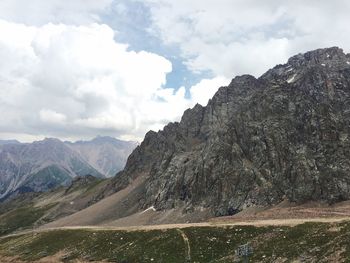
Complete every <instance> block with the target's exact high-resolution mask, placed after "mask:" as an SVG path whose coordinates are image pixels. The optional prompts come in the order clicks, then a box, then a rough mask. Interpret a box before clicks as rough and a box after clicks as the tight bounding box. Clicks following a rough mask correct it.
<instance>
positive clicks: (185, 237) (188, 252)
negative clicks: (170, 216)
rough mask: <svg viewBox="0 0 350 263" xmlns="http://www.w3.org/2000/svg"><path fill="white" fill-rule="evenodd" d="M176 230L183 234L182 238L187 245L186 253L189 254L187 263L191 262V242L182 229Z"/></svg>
mask: <svg viewBox="0 0 350 263" xmlns="http://www.w3.org/2000/svg"><path fill="white" fill-rule="evenodd" d="M176 230H177V231H178V232H179V233H180V234H181V237H182V239H183V241H184V243H185V245H186V246H187V250H186V252H187V253H186V262H191V246H190V240H189V239H188V237H187V235H186V233H185V232H184V231H183V230H182V229H180V228H178V229H176Z"/></svg>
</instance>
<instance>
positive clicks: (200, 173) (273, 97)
mask: <svg viewBox="0 0 350 263" xmlns="http://www.w3.org/2000/svg"><path fill="white" fill-rule="evenodd" d="M349 122H350V55H346V54H344V53H343V51H342V50H341V49H339V48H329V49H320V50H316V51H312V52H308V53H305V54H300V55H297V56H294V57H292V58H290V59H289V61H288V62H287V64H284V65H278V66H276V67H275V68H273V69H271V70H269V71H268V72H267V73H265V74H264V75H263V76H261V77H260V78H259V79H255V78H254V77H252V76H249V75H244V76H240V77H236V78H235V79H233V80H232V82H231V83H230V84H229V86H227V87H221V88H220V89H219V90H218V92H217V93H216V94H215V96H214V97H213V98H212V99H211V100H210V101H209V102H208V105H207V106H205V107H202V106H201V105H196V106H195V107H194V108H193V109H190V110H187V111H185V113H184V115H183V117H182V119H181V121H180V122H179V123H170V124H168V125H167V126H165V127H164V129H163V130H162V131H159V132H157V133H156V132H153V131H150V132H148V133H147V134H146V136H145V139H144V141H143V142H142V144H141V145H140V146H139V147H137V148H136V149H135V150H134V152H133V153H132V154H131V155H130V157H129V159H128V162H127V164H126V167H125V169H124V171H122V172H121V173H120V174H119V175H118V176H117V177H116V178H115V179H114V180H113V184H111V185H109V188H108V191H116V190H119V189H121V188H123V187H125V186H126V185H127V184H128V183H129V182H130V180H132V179H134V178H136V177H138V176H146V178H147V180H146V184H145V187H144V189H143V191H144V198H143V199H141V200H139V203H138V206H139V207H140V208H146V207H149V206H152V205H153V206H155V207H156V208H157V209H169V208H174V207H183V206H184V207H185V208H186V209H185V210H184V212H191V211H193V210H194V209H198V208H203V207H204V208H210V209H211V210H212V212H213V214H215V215H227V214H233V213H235V212H237V211H238V210H241V209H244V208H246V207H249V206H260V205H269V204H275V203H278V202H280V201H281V200H283V199H285V198H287V199H289V200H290V201H296V202H304V201H307V200H325V201H327V202H330V203H331V202H337V201H340V200H344V199H349V198H350V143H349V139H350V126H349V124H350V123H349Z"/></svg>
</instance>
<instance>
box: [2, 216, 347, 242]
mask: <svg viewBox="0 0 350 263" xmlns="http://www.w3.org/2000/svg"><path fill="white" fill-rule="evenodd" d="M342 221H350V217H334V218H331V217H329V218H300V219H296V218H292V219H263V220H249V221H248V220H246V221H231V222H230V221H229V220H225V221H217V220H215V221H211V222H203V223H188V224H162V225H143V226H127V227H115V226H63V227H52V228H41V229H33V230H25V231H21V232H18V233H13V234H9V235H6V236H2V237H0V239H3V238H7V237H11V236H19V235H23V234H29V233H40V232H47V231H55V230H79V229H86V230H91V231H151V230H165V229H178V230H180V231H181V229H183V228H188V227H228V226H257V227H259V226H261V227H263V226H295V225H299V224H303V223H306V222H320V223H336V222H342ZM181 233H184V232H183V231H182V232H181ZM184 241H185V238H184ZM185 242H186V241H185Z"/></svg>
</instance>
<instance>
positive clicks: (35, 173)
mask: <svg viewBox="0 0 350 263" xmlns="http://www.w3.org/2000/svg"><path fill="white" fill-rule="evenodd" d="M87 174H91V175H93V176H96V177H101V178H102V177H104V176H103V175H102V174H101V173H100V172H98V171H97V170H96V169H95V168H94V167H92V166H91V165H90V164H89V163H87V162H86V161H85V160H84V159H83V158H82V157H81V156H80V155H79V154H78V153H76V152H75V151H73V150H72V149H71V148H70V147H68V146H67V145H65V144H64V143H63V142H61V141H60V140H58V139H45V140H43V141H36V142H33V143H23V144H18V143H16V144H5V145H2V146H1V147H0V198H2V197H4V196H6V195H7V194H9V193H11V192H14V191H18V192H23V191H24V192H29V191H46V190H48V189H51V188H53V187H56V186H58V185H62V184H68V183H69V182H70V181H71V180H72V178H74V177H76V176H83V175H87Z"/></svg>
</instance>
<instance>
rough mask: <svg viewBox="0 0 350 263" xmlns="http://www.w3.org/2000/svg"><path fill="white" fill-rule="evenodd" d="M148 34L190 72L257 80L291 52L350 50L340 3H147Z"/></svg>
mask: <svg viewBox="0 0 350 263" xmlns="http://www.w3.org/2000/svg"><path fill="white" fill-rule="evenodd" d="M146 3H147V5H148V6H149V8H150V10H151V20H152V23H153V26H152V28H151V29H150V31H151V32H153V33H155V34H157V35H158V36H159V37H160V38H161V39H162V40H163V41H164V43H166V44H175V45H177V46H178V47H179V48H180V50H181V55H182V57H183V58H184V59H185V60H186V63H187V65H188V67H189V69H191V70H192V71H194V72H196V71H206V70H209V71H211V72H212V73H213V74H214V75H217V76H218V75H223V76H225V77H227V78H230V77H233V76H234V75H238V74H243V73H249V74H253V75H255V76H259V75H260V74H262V73H263V72H265V71H266V70H267V69H268V68H271V67H273V66H274V65H275V64H279V63H283V62H285V61H286V60H287V59H288V57H290V56H291V55H294V54H295V53H299V52H305V51H307V50H311V49H316V48H320V47H327V46H334V45H338V46H341V47H343V48H344V49H345V50H350V27H348V26H347V25H349V23H350V16H349V11H350V2H349V1H346V0H335V1H326V0H321V1H320V0H310V1H303V0H295V1H277V0H267V1H257V0H215V1H214V0H208V1H201V0H192V1H190V2H189V1H186V0H178V1H172V0H147V1H146Z"/></svg>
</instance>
